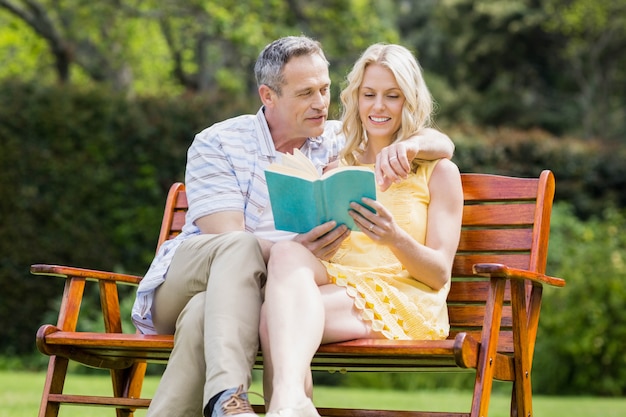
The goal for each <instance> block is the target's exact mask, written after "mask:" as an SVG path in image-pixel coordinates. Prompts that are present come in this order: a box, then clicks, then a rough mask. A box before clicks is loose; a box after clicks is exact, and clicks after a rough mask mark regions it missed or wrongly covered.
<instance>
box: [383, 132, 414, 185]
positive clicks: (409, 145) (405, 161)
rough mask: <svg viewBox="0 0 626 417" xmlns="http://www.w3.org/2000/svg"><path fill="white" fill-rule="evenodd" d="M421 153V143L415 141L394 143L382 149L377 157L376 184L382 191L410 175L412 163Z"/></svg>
mask: <svg viewBox="0 0 626 417" xmlns="http://www.w3.org/2000/svg"><path fill="white" fill-rule="evenodd" d="M419 151H420V147H419V143H418V142H417V141H413V140H403V141H401V142H396V143H392V144H391V145H389V146H387V147H385V148H383V149H381V151H380V152H379V153H378V155H376V183H377V184H378V187H379V188H380V190H381V191H385V190H386V189H387V188H389V186H390V185H391V184H392V183H394V182H398V181H400V180H402V179H405V178H406V177H407V176H408V175H409V172H410V171H411V161H413V159H414V158H415V157H416V156H417V154H418V153H419Z"/></svg>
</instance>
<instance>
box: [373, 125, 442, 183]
mask: <svg viewBox="0 0 626 417" xmlns="http://www.w3.org/2000/svg"><path fill="white" fill-rule="evenodd" d="M453 154H454V142H452V140H451V139H450V138H449V137H448V135H446V134H444V133H442V132H440V131H438V130H436V129H431V128H426V129H423V130H422V131H420V133H418V134H417V135H414V136H412V137H410V138H408V139H406V140H403V141H400V142H396V143H393V144H391V145H389V146H387V147H386V148H384V149H382V150H381V151H380V152H379V153H378V155H377V156H376V182H377V184H378V186H379V188H380V189H381V191H385V190H386V189H387V188H389V186H390V185H391V184H392V183H394V182H396V181H400V180H401V179H403V178H406V177H407V175H408V173H409V172H410V170H411V161H413V160H414V159H415V158H419V159H426V160H434V159H440V158H447V159H452V155H453Z"/></svg>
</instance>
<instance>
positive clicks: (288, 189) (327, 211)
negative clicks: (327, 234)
mask: <svg viewBox="0 0 626 417" xmlns="http://www.w3.org/2000/svg"><path fill="white" fill-rule="evenodd" d="M265 179H266V181H267V188H268V190H269V194H270V203H271V205H272V212H273V214H274V225H275V227H276V229H277V230H286V231H289V232H296V233H306V232H308V231H309V230H311V229H313V228H314V227H316V226H319V225H320V224H322V223H325V222H327V221H330V220H335V221H336V222H337V224H345V225H346V226H348V227H349V228H350V229H352V230H358V227H357V226H356V225H355V223H354V220H352V217H350V215H349V214H348V211H349V210H350V203H351V202H352V201H356V202H357V203H361V204H363V203H362V201H361V198H362V197H368V198H371V199H376V181H375V178H374V172H373V171H372V170H371V169H369V168H366V167H359V166H349V167H339V168H335V169H332V170H329V171H327V172H325V173H324V174H322V175H321V176H320V175H319V173H318V172H317V169H316V168H315V166H314V165H313V163H312V162H311V161H310V160H309V159H308V158H307V157H306V156H305V155H304V154H302V152H300V151H298V150H297V149H295V150H294V154H293V155H289V154H285V155H284V157H283V160H282V163H280V164H272V165H270V166H269V167H268V168H267V170H266V171H265Z"/></svg>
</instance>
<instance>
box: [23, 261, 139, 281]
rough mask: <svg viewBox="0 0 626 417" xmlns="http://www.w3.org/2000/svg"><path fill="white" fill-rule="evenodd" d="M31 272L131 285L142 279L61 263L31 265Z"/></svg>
mask: <svg viewBox="0 0 626 417" xmlns="http://www.w3.org/2000/svg"><path fill="white" fill-rule="evenodd" d="M30 272H31V274H35V275H51V276H57V277H61V278H69V277H77V278H86V279H88V280H93V281H97V280H103V281H113V282H119V283H124V284H131V285H139V281H141V277H139V276H136V275H128V274H119V273H116V272H105V271H96V270H94V269H83V268H76V267H73V266H61V265H46V264H35V265H31V266H30Z"/></svg>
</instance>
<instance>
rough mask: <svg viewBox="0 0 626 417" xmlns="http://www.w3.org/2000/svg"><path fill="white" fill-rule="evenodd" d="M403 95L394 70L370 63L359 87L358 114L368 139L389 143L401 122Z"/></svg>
mask: <svg viewBox="0 0 626 417" xmlns="http://www.w3.org/2000/svg"><path fill="white" fill-rule="evenodd" d="M404 101H405V97H404V94H402V90H400V86H399V85H398V83H397V81H396V77H394V75H393V73H392V72H391V71H390V70H389V69H387V68H386V67H384V66H382V65H379V64H370V65H369V66H368V67H367V68H366V69H365V72H364V74H363V82H362V83H361V87H360V88H359V117H360V118H361V123H363V126H364V127H365V130H366V131H367V137H368V139H369V140H376V141H383V142H385V143H386V144H389V143H391V142H392V141H393V139H394V137H395V134H396V132H397V131H398V130H399V129H400V126H401V124H402V107H403V106H404Z"/></svg>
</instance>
